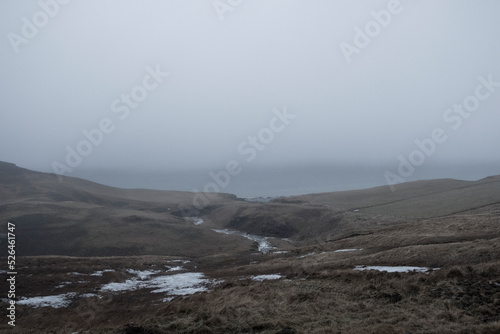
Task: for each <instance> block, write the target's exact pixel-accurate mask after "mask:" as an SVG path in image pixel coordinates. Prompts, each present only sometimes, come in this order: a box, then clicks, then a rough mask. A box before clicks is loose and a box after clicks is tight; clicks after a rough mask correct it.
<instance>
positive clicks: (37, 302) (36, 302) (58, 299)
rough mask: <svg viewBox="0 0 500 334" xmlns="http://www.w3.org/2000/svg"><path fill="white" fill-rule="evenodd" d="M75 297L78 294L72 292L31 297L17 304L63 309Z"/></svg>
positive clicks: (22, 298) (22, 299)
mask: <svg viewBox="0 0 500 334" xmlns="http://www.w3.org/2000/svg"><path fill="white" fill-rule="evenodd" d="M74 296H76V293H74V292H72V293H66V294H63V295H56V296H44V297H31V298H25V297H21V300H19V301H18V302H17V304H19V305H27V306H32V307H47V306H50V307H53V308H61V307H66V306H68V305H69V304H70V303H71V300H70V298H71V297H74Z"/></svg>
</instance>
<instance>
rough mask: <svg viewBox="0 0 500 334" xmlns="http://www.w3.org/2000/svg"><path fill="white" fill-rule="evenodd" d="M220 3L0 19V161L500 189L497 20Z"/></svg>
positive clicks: (87, 6) (480, 12)
mask: <svg viewBox="0 0 500 334" xmlns="http://www.w3.org/2000/svg"><path fill="white" fill-rule="evenodd" d="M236 3H238V4H236ZM217 4H218V2H215V1H213V2H210V1H208V2H202V1H199V0H193V1H186V2H173V1H149V2H139V1H128V2H126V3H125V4H124V3H123V2H117V1H107V2H105V3H101V2H100V3H97V2H96V3H94V2H76V1H72V2H66V1H62V0H61V1H56V0H50V1H49V0H47V1H45V2H43V1H42V2H40V3H35V2H33V3H14V2H13V3H5V4H2V5H0V6H1V7H0V8H2V11H0V15H1V18H2V19H1V20H0V22H1V23H0V31H2V33H3V34H4V36H5V38H4V39H2V42H1V43H0V55H1V57H2V59H4V66H2V69H1V75H0V103H1V106H2V122H1V123H0V158H1V160H4V161H9V162H13V163H16V164H17V165H19V166H23V167H25V168H29V169H34V170H40V171H45V172H53V173H57V174H60V175H66V176H79V175H84V174H85V173H87V174H89V173H90V172H89V171H92V170H94V171H98V170H117V171H127V170H130V171H137V173H153V174H154V173H157V172H160V171H161V172H162V173H163V172H165V173H178V172H179V171H195V173H200V175H201V174H204V177H205V179H206V175H207V173H209V172H211V171H213V172H217V171H219V170H225V169H226V168H227V167H228V164H230V165H231V166H230V169H231V168H233V169H234V170H233V172H234V174H235V175H233V176H234V177H235V178H237V177H239V174H240V172H241V171H243V172H242V173H244V172H245V171H246V170H254V171H255V170H264V169H276V168H292V169H293V168H295V167H293V166H323V167H325V166H326V167H328V166H331V168H341V167H342V166H347V167H352V166H354V167H357V168H361V169H362V168H363V166H375V167H376V168H375V169H377V173H379V175H377V176H376V177H375V176H374V177H373V179H374V180H375V179H376V181H372V182H370V184H381V185H382V184H388V185H392V184H396V183H400V182H405V181H409V180H415V179H422V178H426V177H431V178H434V177H436V178H437V177H444V176H445V175H443V174H444V173H443V172H442V171H443V170H445V169H446V168H448V167H447V166H459V167H457V168H462V169H463V170H466V169H467V168H469V167H467V166H470V165H475V166H476V167H474V168H476V169H478V168H481V166H483V165H484V166H485V167H484V169H486V170H487V171H488V172H490V171H491V172H492V173H491V174H500V169H498V170H497V171H496V172H495V165H496V166H500V156H499V155H498V152H499V149H500V146H499V145H500V140H499V139H500V137H499V136H500V133H499V132H498V121H499V120H500V118H499V117H500V116H499V115H500V114H499V113H498V112H497V110H496V108H495V107H497V106H498V105H499V101H500V92H499V90H500V68H499V65H498V59H499V56H500V48H499V47H498V46H497V45H496V44H495V43H492V41H491V38H490V37H488V36H490V35H491V33H490V32H492V31H498V29H499V28H500V23H499V22H498V20H497V17H496V13H497V12H498V10H499V9H500V4H499V3H497V2H494V1H486V2H482V3H480V4H477V3H472V2H463V3H460V4H457V3H455V2H452V1H446V2H440V3H435V2H430V1H424V2H418V3H415V2H411V1H394V0H391V1H360V2H356V3H351V2H347V1H338V2H327V1H319V0H318V1H313V2H304V1H284V0H280V1H274V2H272V3H269V2H264V1H253V2H251V3H250V2H248V3H247V2H245V3H242V2H234V3H233V5H232V6H230V7H227V6H226V7H224V6H222V7H221V6H220V5H219V6H218V5H217ZM450 13H451V14H453V15H450ZM423 17H425V20H424V21H423V20H422V18H423ZM380 166H383V167H384V168H379V167H380ZM460 166H462V167H460ZM477 166H479V167H477ZM323 167H322V168H323ZM450 168H452V167H450ZM379 169H380V170H379ZM432 169H435V170H439V172H434V173H432V172H428V170H432ZM369 173H371V172H369ZM466 174H467V173H466V172H460V173H458V172H453V171H452V170H450V172H449V175H448V177H454V176H467V175H466ZM472 174H474V173H472ZM472 174H470V173H469V175H472ZM252 175H254V174H252ZM477 175H482V176H487V175H484V172H478V173H475V175H473V176H468V177H469V178H470V177H476V176H477ZM241 177H243V176H241ZM247 177H248V176H247ZM200 178H201V177H200ZM379 179H380V182H379V181H378V180H379ZM208 180H209V179H208ZM124 182H125V183H126V181H124ZM205 182H208V181H205ZM353 182H354V183H355V182H356V181H355V180H354V181H353ZM203 184H204V183H202V185H201V186H203ZM189 187H191V186H189ZM198 187H200V186H198ZM185 188H187V187H185Z"/></svg>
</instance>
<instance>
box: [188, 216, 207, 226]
mask: <svg viewBox="0 0 500 334" xmlns="http://www.w3.org/2000/svg"><path fill="white" fill-rule="evenodd" d="M186 219H187V220H189V221H190V222H191V223H193V224H195V225H201V224H203V223H204V222H205V221H204V220H203V219H202V218H200V217H187V218H186Z"/></svg>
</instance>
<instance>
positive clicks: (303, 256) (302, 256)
mask: <svg viewBox="0 0 500 334" xmlns="http://www.w3.org/2000/svg"><path fill="white" fill-rule="evenodd" d="M315 254H316V253H314V252H313V253H307V254H306V255H301V256H297V259H303V258H305V257H308V256H311V255H315Z"/></svg>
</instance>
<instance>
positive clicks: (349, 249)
mask: <svg viewBox="0 0 500 334" xmlns="http://www.w3.org/2000/svg"><path fill="white" fill-rule="evenodd" d="M362 250H363V248H348V249H337V250H336V251H334V253H341V252H357V251H362Z"/></svg>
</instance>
